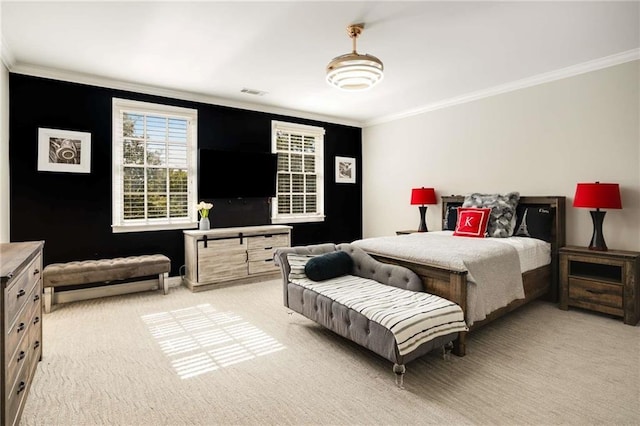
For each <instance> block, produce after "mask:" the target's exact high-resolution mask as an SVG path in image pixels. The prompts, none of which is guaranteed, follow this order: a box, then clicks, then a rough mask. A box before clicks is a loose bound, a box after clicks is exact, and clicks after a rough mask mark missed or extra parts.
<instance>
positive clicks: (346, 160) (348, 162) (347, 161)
mask: <svg viewBox="0 0 640 426" xmlns="http://www.w3.org/2000/svg"><path fill="white" fill-rule="evenodd" d="M336 183H356V159H355V158H351V157H336Z"/></svg>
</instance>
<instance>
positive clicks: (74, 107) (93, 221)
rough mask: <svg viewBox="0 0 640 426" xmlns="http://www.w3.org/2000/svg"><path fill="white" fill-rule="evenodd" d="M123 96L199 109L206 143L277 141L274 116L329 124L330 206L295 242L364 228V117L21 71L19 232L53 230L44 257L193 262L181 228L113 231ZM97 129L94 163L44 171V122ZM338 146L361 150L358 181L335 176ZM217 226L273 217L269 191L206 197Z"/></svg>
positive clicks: (14, 179) (13, 99) (12, 160)
mask: <svg viewBox="0 0 640 426" xmlns="http://www.w3.org/2000/svg"><path fill="white" fill-rule="evenodd" d="M114 97H117V98H124V99H132V100H138V101H145V102H155V103H161V104H167V105H175V106H181V107H187V108H195V109H197V110H198V145H199V147H204V148H215V149H226V150H239V151H264V152H270V151H271V121H272V120H281V121H288V122H292V123H300V124H308V125H313V126H321V127H324V128H325V130H326V134H325V146H324V153H325V213H326V216H327V217H326V220H325V221H324V222H320V223H302V224H292V226H293V231H292V244H293V245H303V244H314V243H321V242H349V241H353V240H355V239H358V238H361V237H362V186H361V181H362V172H361V169H362V167H361V164H362V131H361V129H360V128H357V127H350V126H343V125H337V124H331V123H324V122H319V121H313V120H305V119H299V118H294V117H286V116H281V115H275V114H269V113H263V112H257V111H249V110H243V109H236V108H228V107H223V106H217V105H211V104H204V103H197V102H190V101H184V100H178V99H169V98H163V97H159V96H152V95H145V94H140V93H133V92H127V91H122V90H114V89H107V88H102V87H95V86H88V85H82V84H75V83H67V82H62V81H57V80H50V79H44V78H38V77H30V76H25V75H20V74H13V73H12V74H10V77H9V99H10V100H9V126H10V128H9V164H10V201H11V207H10V215H11V223H10V232H11V241H28V240H44V241H45V249H44V263H45V265H46V264H49V263H54V262H68V261H71V260H84V259H97V258H103V257H116V256H129V255H137V254H147V253H162V254H165V255H167V256H169V257H170V258H171V263H172V272H171V275H177V274H178V271H179V268H180V266H181V265H183V264H184V247H183V245H184V244H183V236H182V230H176V231H154V232H136V233H117V234H114V233H112V232H111V166H112V161H111V156H112V153H111V151H112V146H111V140H112V122H111V114H112V113H111V110H112V99H113V98H114ZM39 127H47V128H54V129H63V130H75V131H81V132H89V133H91V173H89V174H76V173H59V172H39V171H38V170H37V154H38V153H37V150H38V148H37V147H38V128H39ZM335 156H346V157H354V158H356V161H357V165H358V167H357V168H356V171H357V177H356V180H357V183H356V184H355V185H354V184H344V183H341V184H337V183H335V179H334V176H335V173H334V168H335ZM207 201H212V202H213V203H214V208H213V210H212V212H211V224H212V227H228V226H245V225H264V224H269V223H270V219H269V213H270V206H269V200H268V199H230V200H228V199H224V200H207Z"/></svg>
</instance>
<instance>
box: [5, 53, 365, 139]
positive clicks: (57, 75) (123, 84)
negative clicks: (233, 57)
mask: <svg viewBox="0 0 640 426" xmlns="http://www.w3.org/2000/svg"><path fill="white" fill-rule="evenodd" d="M7 68H9V71H10V72H12V73H16V74H24V75H30V76H33V77H42V78H50V79H53V80H61V81H66V82H70V83H80V84H87V85H90V86H97V87H105V88H108V89H116V90H126V91H130V92H136V93H143V94H146V95H155V96H163V97H167V98H173V99H180V100H184V101H192V102H200V103H205V104H211V105H219V106H225V107H230V108H238V109H244V110H250V111H257V112H265V113H270V114H277V115H284V116H288V117H296V118H302V119H307V120H314V121H321V122H326V123H333V124H340V125H344V126H351V127H362V122H360V121H354V120H347V119H344V118H340V117H334V116H328V115H322V114H314V113H311V112H305V111H299V110H293V109H287V108H279V107H274V106H269V105H263V104H257V103H250V102H239V101H233V100H230V99H225V98H218V97H215V96H210V95H205V94H202V93H195V92H189V91H182V90H177V89H169V88H165V87H160V86H152V85H146V84H139V83H131V82H127V81H123V80H116V79H110V78H106V77H100V76H97V75H93V74H83V73H77V72H72V71H68V70H63V69H59V68H48V67H41V66H37V65H32V64H24V63H17V64H15V63H13V64H12V66H7Z"/></svg>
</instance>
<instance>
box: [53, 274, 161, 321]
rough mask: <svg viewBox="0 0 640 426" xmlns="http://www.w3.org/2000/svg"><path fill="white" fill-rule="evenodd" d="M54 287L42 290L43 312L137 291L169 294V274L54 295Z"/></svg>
mask: <svg viewBox="0 0 640 426" xmlns="http://www.w3.org/2000/svg"><path fill="white" fill-rule="evenodd" d="M54 289H55V287H45V288H44V311H45V312H46V313H49V312H51V307H52V306H53V305H54V304H57V303H68V302H75V301H78V300H87V299H95V298H98V297H107V296H116V295H120V294H128V293H135V292H139V291H148V290H159V289H162V292H163V294H168V293H169V273H168V272H164V273H161V274H158V279H154V280H144V281H134V282H128V283H122V284H112V285H108V286H101V287H90V288H80V289H76V290H67V291H63V292H59V293H56V292H55V290H54Z"/></svg>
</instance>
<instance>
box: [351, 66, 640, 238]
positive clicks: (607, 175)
mask: <svg viewBox="0 0 640 426" xmlns="http://www.w3.org/2000/svg"><path fill="white" fill-rule="evenodd" d="M639 64H640V62H639V61H633V62H629V63H625V64H622V65H617V66H614V67H610V68H606V69H602V70H598V71H593V72H589V73H586V74H581V75H578V76H574V77H570V78H565V79H562V80H558V81H554V82H550V83H545V84H541V85H538V86H534V87H530V88H526V89H522V90H518V91H514V92H510V93H506V94H501V95H497V96H493V97H490V98H485V99H481V100H478V101H474V102H470V103H466V104H462V105H457V106H452V107H449V108H444V109H441V110H437V111H432V112H427V113H424V114H420V115H416V116H412V117H407V118H404V119H400V120H397V121H393V122H389V123H383V124H379V125H375V126H371V127H367V128H365V129H363V167H362V172H363V200H364V208H363V211H364V212H363V236H364V237H372V236H380V235H393V234H394V233H395V231H396V230H400V229H415V228H417V226H418V224H419V214H418V208H417V206H411V205H410V204H409V197H410V193H411V188H413V187H420V186H425V187H434V188H436V192H437V194H438V195H450V194H468V193H470V192H500V193H504V192H508V191H519V192H520V194H521V195H564V196H566V197H567V215H566V219H567V244H569V245H579V246H587V245H588V243H589V241H590V239H591V232H592V230H593V227H592V223H591V217H590V215H589V212H588V209H578V208H573V207H572V202H573V196H574V193H575V187H576V183H577V182H595V181H600V182H615V183H619V184H620V188H621V196H622V205H623V209H622V210H608V211H607V215H606V218H605V221H604V231H603V232H604V237H605V240H606V242H607V245H608V246H609V248H610V249H626V250H640V166H639V160H640V105H639V103H640V88H639V86H640V84H639V81H640V65H639ZM440 217H441V204H438V205H433V206H429V208H428V210H427V224H428V227H429V229H430V230H437V229H441V223H440Z"/></svg>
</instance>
